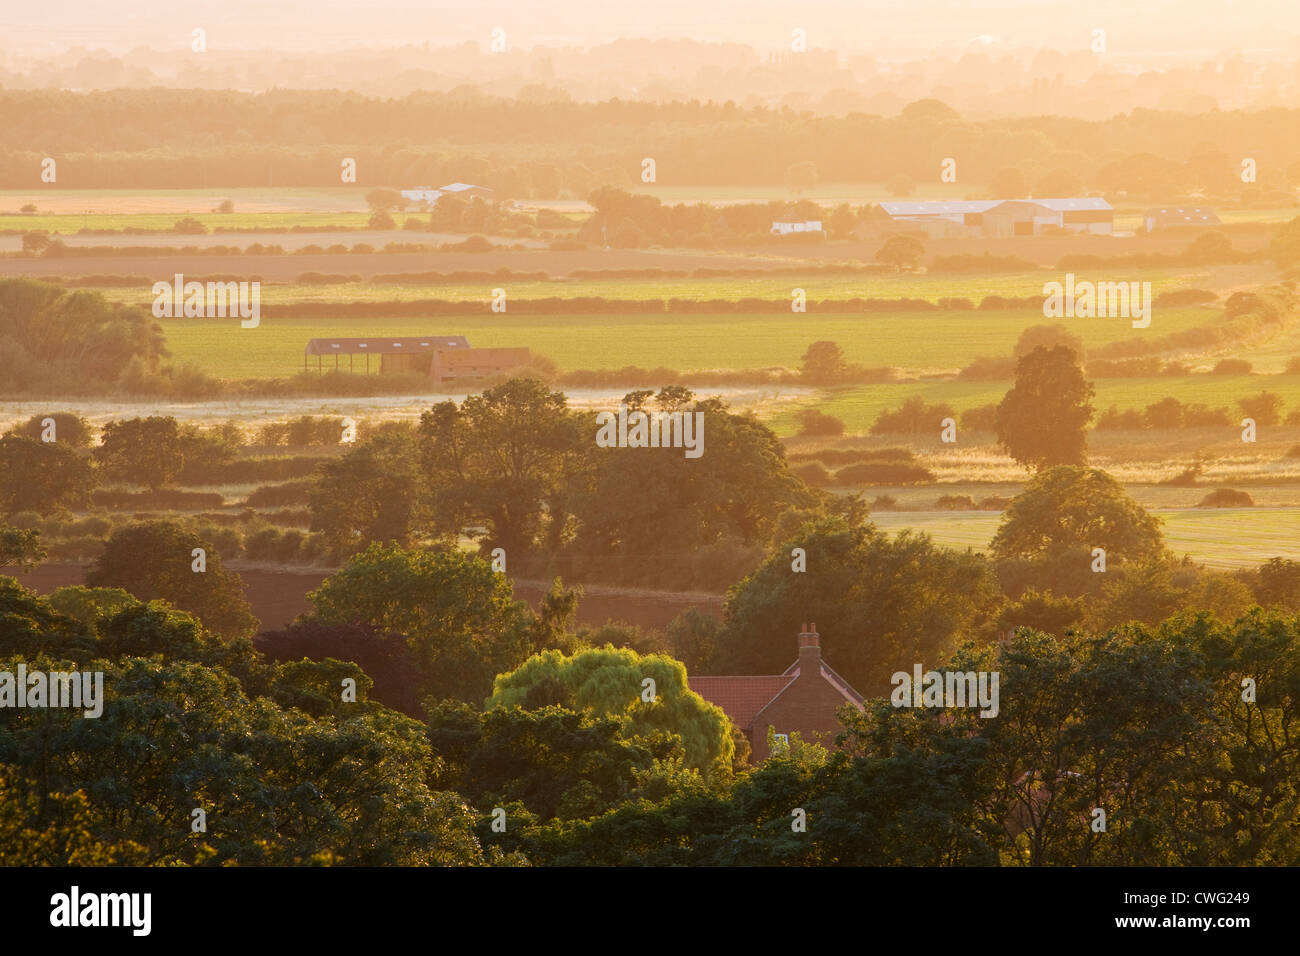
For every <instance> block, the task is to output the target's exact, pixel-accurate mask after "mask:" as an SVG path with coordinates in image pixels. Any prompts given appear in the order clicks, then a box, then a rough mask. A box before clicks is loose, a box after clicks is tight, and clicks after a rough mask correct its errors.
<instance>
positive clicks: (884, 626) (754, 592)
mask: <svg viewBox="0 0 1300 956" xmlns="http://www.w3.org/2000/svg"><path fill="white" fill-rule="evenodd" d="M795 547H799V548H803V549H804V552H805V556H806V568H807V570H806V571H804V572H802V573H793V572H792V571H791V557H790V555H791V551H792V550H793V549H794V548H795ZM996 601H997V593H996V587H995V586H994V582H993V576H992V573H991V569H990V568H989V566H988V564H987V562H986V561H985V560H984V559H983V558H982V557H980V556H979V555H976V554H972V553H971V552H969V551H965V552H962V551H954V550H950V549H947V548H940V547H937V546H935V545H934V544H933V543H932V542H931V541H930V539H929V537H927V536H925V535H915V534H910V533H903V534H900V535H898V536H896V537H892V538H891V537H890V536H889V535H887V534H882V533H879V532H877V531H875V530H874V529H872V528H854V527H850V526H849V525H847V524H845V523H844V522H842V521H838V520H820V521H817V522H813V523H810V524H808V525H806V526H805V527H803V528H802V529H800V531H799V533H798V534H796V535H795V536H794V537H793V538H791V539H790V540H788V541H786V542H785V543H784V544H782V545H781V546H780V547H777V548H775V549H773V551H772V553H771V556H770V557H769V558H768V559H767V560H766V561H765V562H764V563H763V564H762V565H761V566H760V567H759V568H758V569H757V570H755V571H754V572H753V573H752V574H750V575H749V576H748V577H746V578H745V579H744V580H742V581H740V582H739V583H738V584H736V585H735V586H734V587H733V588H732V590H731V592H730V594H729V595H728V597H727V605H726V618H725V625H724V628H723V631H722V634H721V635H720V637H719V651H720V655H721V656H722V659H723V662H722V664H721V665H715V667H718V668H719V669H720V670H722V671H723V672H724V673H732V674H780V673H781V672H782V671H784V670H785V669H786V668H787V667H788V666H789V665H790V663H791V661H793V660H794V659H795V657H796V656H797V653H798V649H797V647H796V644H795V636H796V635H797V634H798V633H799V630H800V627H801V625H802V624H803V623H804V622H807V621H810V620H811V621H816V622H817V629H818V631H819V632H820V633H821V635H822V640H821V645H822V653H823V655H824V656H825V657H826V659H827V660H828V661H829V662H830V664H831V666H833V667H834V668H835V670H836V671H838V672H839V673H841V674H843V675H844V677H845V679H846V680H848V681H849V682H850V683H851V684H852V685H853V686H854V687H856V688H857V689H858V690H859V691H861V692H862V693H864V694H872V693H880V692H882V691H884V690H886V689H887V688H888V686H889V678H890V675H891V674H893V673H894V672H895V671H899V670H907V671H910V670H911V669H912V666H913V665H914V664H917V663H921V664H925V665H926V666H930V662H933V661H937V660H938V659H939V658H940V657H941V656H943V655H944V654H946V653H947V652H948V651H949V650H950V649H951V648H952V647H953V646H955V644H956V643H957V641H958V640H959V639H961V638H964V637H968V636H971V635H972V634H973V633H981V632H989V633H991V631H990V628H989V624H988V621H987V615H989V614H991V613H992V610H993V607H994V605H995V603H996Z"/></svg>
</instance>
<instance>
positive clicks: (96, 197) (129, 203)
mask: <svg viewBox="0 0 1300 956" xmlns="http://www.w3.org/2000/svg"><path fill="white" fill-rule="evenodd" d="M365 195H366V187H364V186H358V185H348V186H345V185H339V186H329V187H321V186H267V187H249V186H241V187H236V188H229V189H223V188H213V189H60V188H58V187H57V186H49V187H46V188H42V189H37V190H22V189H0V213H15V214H17V213H18V210H19V209H21V208H22V207H23V206H25V205H27V204H28V203H31V204H32V205H34V206H35V207H36V209H37V211H38V212H39V213H69V214H76V215H82V214H84V213H86V212H90V213H102V214H112V215H122V214H127V213H169V214H180V215H184V214H185V213H187V212H191V211H193V212H209V211H211V210H212V209H215V208H216V207H217V204H218V203H220V202H221V201H222V200H223V199H229V200H230V201H231V202H233V203H234V204H235V211H236V212H267V213H271V212H316V213H328V212H366V211H367V207H366V200H365ZM104 228H108V227H104Z"/></svg>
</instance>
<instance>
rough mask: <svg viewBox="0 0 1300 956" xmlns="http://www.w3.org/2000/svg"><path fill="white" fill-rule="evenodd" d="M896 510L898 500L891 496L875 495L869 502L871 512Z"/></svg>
mask: <svg viewBox="0 0 1300 956" xmlns="http://www.w3.org/2000/svg"><path fill="white" fill-rule="evenodd" d="M897 508H898V500H897V499H896V498H895V497H894V496H893V495H876V497H875V498H873V499H872V500H871V510H872V511H894V510H895V509H897Z"/></svg>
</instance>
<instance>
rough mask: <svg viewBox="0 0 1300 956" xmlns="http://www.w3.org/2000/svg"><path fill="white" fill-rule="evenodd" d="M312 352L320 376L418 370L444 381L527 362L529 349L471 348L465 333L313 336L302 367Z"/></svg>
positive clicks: (306, 365) (308, 368) (493, 372)
mask: <svg viewBox="0 0 1300 956" xmlns="http://www.w3.org/2000/svg"><path fill="white" fill-rule="evenodd" d="M329 355H332V356H334V364H333V366H332V367H331V366H328V365H326V364H325V357H326V356H329ZM344 356H346V361H345V360H344ZM372 356H374V357H373V358H372ZM313 357H314V358H315V359H316V373H317V374H318V375H323V374H324V373H325V371H327V370H331V371H345V370H346V371H348V372H361V373H364V374H366V375H369V374H370V373H371V372H372V371H374V372H375V373H377V374H380V375H393V374H400V373H407V374H409V373H415V374H418V375H427V376H429V378H430V379H432V380H433V382H434V384H436V385H442V384H444V383H447V382H452V381H456V380H469V379H475V378H485V377H488V376H490V375H496V374H498V373H500V372H504V371H507V370H509V369H512V368H518V367H519V366H521V365H526V364H528V362H529V361H530V359H531V354H530V353H529V351H528V349H524V348H498V349H476V348H471V347H470V344H469V340H468V339H466V338H465V336H463V335H419V336H411V337H396V336H394V337H388V338H380V337H374V338H366V339H351V338H348V339H343V338H340V339H311V340H310V341H309V342H308V343H307V348H306V350H305V351H304V353H303V360H302V361H303V370H304V371H311V364H310V363H311V359H312V358H313Z"/></svg>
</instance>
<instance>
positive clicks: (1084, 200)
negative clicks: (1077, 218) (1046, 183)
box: [1028, 196, 1111, 212]
mask: <svg viewBox="0 0 1300 956" xmlns="http://www.w3.org/2000/svg"><path fill="white" fill-rule="evenodd" d="M1028 201H1029V202H1036V203H1038V205H1040V206H1046V207H1047V208H1048V209H1051V210H1053V211H1055V212H1069V211H1070V210H1072V209H1110V208H1111V205H1110V203H1108V202H1106V200H1104V199H1102V198H1101V197H1100V196H1077V197H1074V198H1072V199H1031V200H1028Z"/></svg>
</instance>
